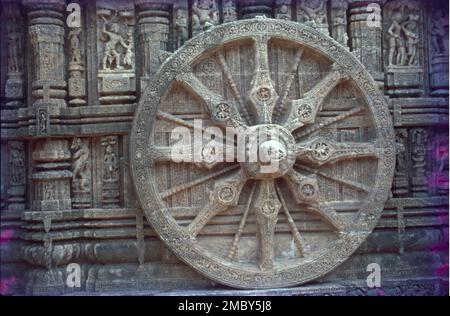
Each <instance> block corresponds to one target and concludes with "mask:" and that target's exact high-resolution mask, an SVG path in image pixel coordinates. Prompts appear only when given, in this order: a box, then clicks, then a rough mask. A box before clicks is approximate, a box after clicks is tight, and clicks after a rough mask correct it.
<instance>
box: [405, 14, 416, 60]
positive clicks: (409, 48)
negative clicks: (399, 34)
mask: <svg viewBox="0 0 450 316" xmlns="http://www.w3.org/2000/svg"><path fill="white" fill-rule="evenodd" d="M418 18H419V16H418V15H410V16H409V18H408V20H407V21H405V22H403V23H402V24H401V26H402V30H403V33H404V34H405V36H406V54H407V56H408V65H410V66H411V65H417V63H418V60H417V45H418V44H419V35H418V34H417V33H416V32H417V31H416V30H417V22H416V21H417V20H418Z"/></svg>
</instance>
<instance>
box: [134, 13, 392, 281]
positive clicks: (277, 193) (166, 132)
mask: <svg viewBox="0 0 450 316" xmlns="http://www.w3.org/2000/svg"><path fill="white" fill-rule="evenodd" d="M218 129H219V131H221V132H223V136H221V137H217V135H216V137H215V138H214V139H213V140H212V139H211V138H210V139H209V143H206V144H205V143H203V142H202V143H201V144H200V145H198V144H197V146H196V142H195V141H194V136H192V139H191V135H190V134H189V136H188V137H184V138H183V146H179V144H180V141H181V138H180V139H178V138H177V137H181V136H180V135H182V134H181V133H174V131H178V132H179V131H182V130H183V131H188V132H190V133H191V134H192V135H195V133H200V134H197V135H202V132H206V131H207V130H209V131H211V130H215V131H217V130H218ZM230 134H231V135H232V136H230ZM174 135H178V136H177V137H174ZM203 135H206V136H208V135H210V134H203ZM236 135H237V136H238V137H236ZM242 135H244V136H243V137H242ZM393 135H394V134H393V128H392V124H391V120H390V116H389V111H388V108H387V105H386V102H385V100H384V98H383V95H382V94H381V93H380V92H379V90H378V88H377V87H376V85H375V83H374V81H373V80H372V78H371V77H370V75H369V74H368V73H367V71H366V70H365V69H364V67H363V66H362V65H361V63H360V62H359V61H358V60H357V59H356V58H355V57H354V56H353V55H352V54H351V53H350V52H349V51H347V50H346V49H345V48H344V47H342V46H340V45H339V44H338V43H337V42H335V41H334V40H333V39H332V38H330V37H328V36H325V35H323V34H321V33H319V32H317V31H315V30H314V29H312V28H310V27H308V26H304V25H302V24H298V23H293V22H288V21H280V20H273V19H265V18H256V19H252V20H242V21H236V22H232V23H228V24H222V25H220V26H217V27H215V28H212V29H210V30H208V31H206V32H204V33H202V34H200V35H198V36H197V37H195V38H193V39H192V40H190V41H189V42H187V43H186V44H185V45H184V46H183V47H182V48H180V49H179V50H178V51H176V52H175V53H174V54H173V55H172V56H170V57H169V58H168V59H167V60H166V61H165V62H164V63H163V65H162V66H161V67H160V69H159V71H158V73H157V74H156V75H155V77H154V79H153V81H152V82H151V83H150V84H149V85H148V86H147V88H146V90H145V93H144V94H143V96H142V98H141V102H140V104H139V108H138V109H137V112H136V116H135V120H134V125H133V130H132V135H131V144H130V150H131V152H130V156H131V166H132V175H133V181H134V185H135V189H136V192H137V196H138V198H139V202H140V205H141V207H142V208H143V210H144V212H145V215H146V217H147V219H148V221H149V222H150V223H151V225H152V227H153V228H154V230H155V231H156V233H157V234H158V236H159V237H160V238H161V239H162V240H163V241H164V242H165V244H166V245H167V246H168V247H169V248H170V249H171V250H172V251H173V253H174V254H176V255H177V256H178V257H179V258H180V259H181V260H183V261H184V262H185V263H187V264H188V265H190V266H191V267H193V268H194V269H196V270H197V271H199V272H200V273H202V274H203V275H205V276H207V277H208V278H210V279H213V280H215V281H217V282H219V283H222V284H226V285H230V286H233V287H239V288H269V287H282V286H291V285H296V284H300V283H304V282H307V281H309V280H312V279H315V278H318V277H320V276H322V275H324V274H326V273H327V272H329V271H331V270H332V269H334V268H335V267H336V266H338V265H339V264H341V263H342V262H343V261H345V260H346V259H347V258H348V257H349V256H350V255H351V254H352V253H353V252H354V251H355V250H356V249H357V248H358V246H359V245H360V244H361V243H362V242H363V241H364V240H365V239H366V237H367V236H368V235H369V234H370V233H371V231H372V230H373V228H374V227H375V225H376V223H377V221H378V218H379V217H380V214H381V211H382V209H383V205H384V203H385V201H386V199H387V198H388V195H389V192H390V187H391V182H392V178H393V171H394V164H395V147H394V136H393ZM239 137H241V138H242V139H243V141H242V142H239V139H240V138H239ZM230 138H231V140H230ZM186 140H188V141H187V142H186ZM191 140H192V142H190V141H191ZM208 144H209V145H208ZM211 144H212V145H213V146H211ZM199 146H200V147H199ZM242 146H243V147H244V148H245V150H243V151H242ZM175 148H177V150H178V149H180V148H181V149H183V150H184V151H183V158H184V159H181V161H180V159H178V160H176V159H174V156H173V153H174V152H178V151H174V149H175ZM249 150H250V151H251V150H256V152H258V154H257V155H256V158H255V157H253V158H255V159H250V155H249V154H248V153H249ZM240 152H244V154H242V155H240V154H239V153H240ZM218 153H219V154H220V155H219V154H218ZM230 153H231V154H230ZM221 154H224V155H221ZM225 154H226V155H225ZM222 156H224V157H225V156H226V157H227V158H226V159H225V158H224V159H222ZM230 156H231V158H229V157H230ZM195 157H197V159H192V158H195ZM188 158H189V159H188Z"/></svg>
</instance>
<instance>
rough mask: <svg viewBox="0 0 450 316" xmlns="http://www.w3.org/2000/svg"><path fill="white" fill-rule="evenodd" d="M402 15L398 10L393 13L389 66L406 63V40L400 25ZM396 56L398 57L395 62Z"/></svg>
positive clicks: (389, 33) (390, 30)
mask: <svg viewBox="0 0 450 316" xmlns="http://www.w3.org/2000/svg"><path fill="white" fill-rule="evenodd" d="M401 18H402V15H401V13H399V12H396V13H394V14H393V15H392V24H391V26H390V27H389V29H388V38H389V58H388V63H389V66H392V65H397V66H402V65H405V63H406V49H405V41H404V39H403V37H402V30H403V29H402V26H401V25H400V21H401ZM394 57H396V59H395V62H394Z"/></svg>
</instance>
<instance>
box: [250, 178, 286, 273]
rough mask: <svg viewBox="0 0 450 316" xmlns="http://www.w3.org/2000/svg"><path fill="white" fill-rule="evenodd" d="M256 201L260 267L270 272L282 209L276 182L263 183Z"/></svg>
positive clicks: (265, 181) (264, 181)
mask: <svg viewBox="0 0 450 316" xmlns="http://www.w3.org/2000/svg"><path fill="white" fill-rule="evenodd" d="M255 201H256V203H255V216H256V222H257V224H258V237H259V241H260V257H259V266H260V268H261V270H270V269H272V267H273V257H274V247H275V245H274V235H275V225H276V223H277V220H278V212H279V210H280V208H281V202H280V201H279V199H278V197H277V194H276V191H275V184H274V180H272V179H270V180H263V181H261V184H260V187H259V192H258V194H257V196H256V199H255Z"/></svg>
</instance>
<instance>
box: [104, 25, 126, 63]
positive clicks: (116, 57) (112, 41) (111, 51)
mask: <svg viewBox="0 0 450 316" xmlns="http://www.w3.org/2000/svg"><path fill="white" fill-rule="evenodd" d="M102 19H103V20H104V23H103V29H102V31H103V34H104V35H106V36H107V37H108V41H107V42H106V44H105V56H104V57H103V69H104V70H112V66H113V65H115V69H118V70H120V69H123V67H122V66H121V65H120V54H119V53H118V52H117V50H116V48H117V45H119V44H120V45H121V46H122V47H123V48H125V49H127V48H128V45H127V43H125V40H124V39H123V37H122V36H121V35H120V34H119V30H120V28H119V24H117V23H111V26H110V31H108V30H107V24H108V20H107V19H106V18H105V17H104V16H102Z"/></svg>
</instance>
